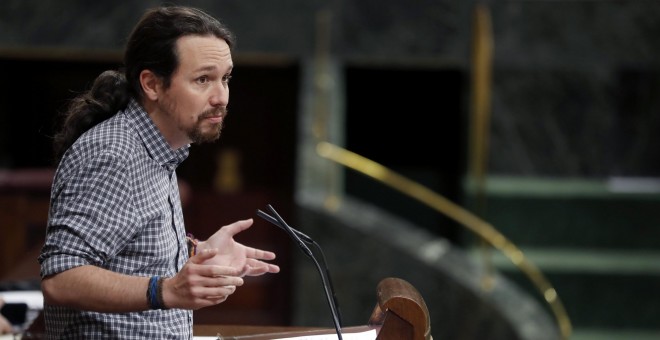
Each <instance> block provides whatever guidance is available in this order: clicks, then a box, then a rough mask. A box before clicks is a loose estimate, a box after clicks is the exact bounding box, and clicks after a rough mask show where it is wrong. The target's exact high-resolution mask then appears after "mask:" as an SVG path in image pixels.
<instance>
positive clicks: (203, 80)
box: [197, 76, 209, 84]
mask: <svg viewBox="0 0 660 340" xmlns="http://www.w3.org/2000/svg"><path fill="white" fill-rule="evenodd" d="M197 82H198V83H199V84H206V83H208V82H209V77H208V76H201V77H199V78H197Z"/></svg>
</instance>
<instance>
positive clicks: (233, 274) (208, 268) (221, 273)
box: [198, 264, 243, 286]
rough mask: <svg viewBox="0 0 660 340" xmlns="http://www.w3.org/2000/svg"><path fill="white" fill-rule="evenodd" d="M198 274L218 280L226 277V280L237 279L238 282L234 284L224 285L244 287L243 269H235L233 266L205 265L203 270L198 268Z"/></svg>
mask: <svg viewBox="0 0 660 340" xmlns="http://www.w3.org/2000/svg"><path fill="white" fill-rule="evenodd" d="M198 270H199V271H198V274H199V275H201V276H203V277H211V278H217V277H226V278H237V279H238V280H237V281H235V282H233V283H224V284H235V285H238V286H240V285H242V284H243V282H242V279H241V278H240V276H241V270H242V269H241V268H235V267H231V266H218V265H213V264H209V265H203V266H202V267H201V268H198Z"/></svg>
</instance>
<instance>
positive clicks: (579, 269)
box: [470, 247, 660, 339]
mask: <svg viewBox="0 0 660 340" xmlns="http://www.w3.org/2000/svg"><path fill="white" fill-rule="evenodd" d="M521 250H522V252H523V254H524V256H525V257H526V258H527V259H528V260H529V261H531V263H533V264H534V265H535V266H536V267H537V268H538V269H539V270H540V271H541V272H542V273H543V274H544V276H545V277H546V279H547V280H548V281H549V282H550V283H551V284H552V286H553V287H554V288H555V290H556V291H557V294H558V296H559V298H560V299H561V301H562V303H563V304H564V307H565V309H566V313H567V314H568V316H569V318H570V319H571V322H572V323H573V327H574V328H575V329H576V330H585V333H584V334H585V336H587V334H589V333H594V332H596V330H602V331H606V330H607V331H612V332H615V331H616V332H619V333H622V334H625V333H626V332H650V333H651V334H656V335H657V334H659V333H660V321H659V320H658V315H660V294H657V290H658V287H660V251H648V250H640V251H622V250H595V249H590V250H589V249H580V250H576V249H570V248H569V249H566V248H564V249H562V248H552V249H550V248H542V249H541V248H522V249H521ZM481 252H482V250H480V249H479V248H477V247H475V248H473V249H471V250H470V254H471V256H472V257H474V259H475V260H477V261H478V260H483V255H480V254H481ZM489 256H490V258H491V261H492V263H493V264H494V266H495V268H497V269H498V270H499V271H501V272H502V273H503V274H504V276H506V277H508V278H510V279H511V280H512V281H514V282H516V283H517V284H518V285H519V286H520V287H521V288H523V289H526V290H528V291H529V292H530V294H532V295H533V296H535V297H537V299H539V301H541V300H542V298H541V295H540V293H539V291H538V289H537V288H536V287H534V286H533V285H532V284H531V281H530V280H529V279H528V278H527V277H526V275H525V274H523V273H522V271H520V270H519V269H518V268H517V267H516V266H515V265H513V263H512V262H511V261H510V260H509V259H508V258H507V257H505V256H504V254H502V253H501V252H498V251H495V250H492V251H490V252H489ZM606 339H609V338H606ZM631 339H632V338H631ZM635 339H637V338H635Z"/></svg>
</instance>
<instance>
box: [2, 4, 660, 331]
mask: <svg viewBox="0 0 660 340" xmlns="http://www.w3.org/2000/svg"><path fill="white" fill-rule="evenodd" d="M159 4H161V2H159V1H109V0H98V1H94V2H88V1H69V0H64V1H36V0H4V1H2V2H1V3H0V71H1V72H2V77H0V231H1V233H0V289H1V290H6V291H8V290H20V289H38V264H37V262H36V256H37V254H38V251H39V247H40V245H41V242H42V241H43V236H44V230H45V221H46V219H47V209H48V196H49V190H50V181H51V179H52V174H53V171H54V166H55V165H54V164H53V163H52V152H51V140H52V136H53V134H54V131H56V128H57V126H58V125H57V124H59V123H60V121H59V120H58V118H59V114H60V113H61V112H62V111H63V110H64V109H65V107H66V104H67V101H68V100H69V99H71V98H73V97H74V96H75V95H77V94H78V93H80V92H83V91H85V90H86V89H87V88H88V87H89V86H90V85H91V83H92V81H93V79H94V78H95V77H96V76H97V75H98V74H100V73H101V72H102V71H104V70H107V69H116V68H118V67H120V66H121V59H122V51H123V46H124V43H125V38H126V36H127V35H128V34H129V33H130V30H131V28H132V27H133V25H134V24H135V23H136V22H137V21H138V19H139V17H140V16H141V14H142V13H143V11H144V10H145V9H146V8H148V7H152V6H156V5H159ZM167 4H184V5H191V6H195V7H199V8H201V9H204V10H206V11H208V12H209V13H211V14H213V15H214V16H216V17H217V18H219V19H220V20H221V21H223V22H224V23H225V24H226V25H227V26H228V27H229V28H230V29H231V30H232V31H233V32H234V33H235V34H236V36H237V45H236V48H235V50H234V52H233V57H234V63H235V68H234V73H233V78H232V82H231V100H230V106H229V108H230V110H229V111H230V115H229V116H228V119H227V122H226V128H225V129H224V130H223V135H222V137H221V139H220V141H218V142H217V143H214V144H208V145H194V146H193V147H192V149H191V155H190V157H189V158H188V160H186V161H185V162H184V163H183V165H182V166H181V167H180V168H179V171H178V174H179V179H180V184H181V188H182V196H183V197H182V199H183V204H184V214H185V216H186V224H187V228H188V229H190V230H191V231H192V232H193V233H195V235H198V237H200V238H205V237H208V236H210V235H211V234H212V233H213V232H214V231H215V230H216V229H217V228H218V227H220V226H222V225H225V224H228V223H231V222H233V221H235V220H237V219H242V218H247V217H254V218H255V225H254V227H253V228H251V229H250V231H248V232H247V233H245V235H241V241H243V242H245V243H249V244H251V245H255V246H258V247H263V248H267V249H272V250H274V251H276V252H277V253H278V260H277V261H278V264H280V266H281V267H282V268H283V270H282V272H281V273H280V274H277V275H273V276H265V277H259V278H254V279H251V280H248V281H249V282H247V283H246V285H245V287H244V289H243V290H240V291H238V292H237V293H236V294H234V295H233V296H232V298H231V299H229V300H228V301H227V302H226V303H223V304H222V305H220V306H217V307H213V308H208V309H206V310H201V311H197V312H196V316H195V322H196V323H199V324H217V323H228V324H263V325H299V326H303V325H311V326H317V325H320V326H328V327H332V322H331V317H330V315H329V312H328V310H327V302H326V300H325V296H324V295H323V290H322V283H321V280H320V277H319V275H318V272H317V271H316V268H315V267H314V266H313V264H312V263H311V262H310V261H309V259H307V258H305V257H303V256H301V253H300V252H299V250H298V249H296V248H294V244H293V242H291V241H290V240H289V239H288V238H287V236H286V234H285V233H284V232H282V231H281V230H280V229H277V228H275V227H273V226H272V225H269V224H268V223H266V222H265V221H262V220H259V219H258V218H257V217H256V215H255V211H256V209H261V210H266V205H267V204H272V205H273V206H274V207H275V208H276V209H277V211H278V212H279V213H280V214H281V215H282V216H283V217H284V218H285V219H286V220H287V221H289V222H290V224H291V225H293V226H295V227H297V228H299V229H301V230H304V232H305V233H307V234H308V235H309V236H311V237H312V238H314V239H315V240H316V241H317V242H318V243H319V244H320V245H321V246H322V247H323V249H324V251H325V256H326V257H327V261H328V267H329V270H330V272H331V275H332V280H333V283H334V288H335V289H336V293H337V298H338V301H339V305H340V309H341V311H342V318H343V321H344V325H359V324H364V323H366V322H367V320H368V318H369V315H370V313H371V310H372V309H373V307H374V304H375V302H376V296H375V292H376V290H375V289H376V288H375V287H376V285H377V283H378V282H379V281H380V280H381V279H383V278H385V277H389V276H396V277H400V278H402V279H405V280H407V281H409V282H410V283H412V284H413V286H415V287H416V288H417V289H419V291H420V293H421V295H422V296H423V297H424V298H425V301H426V303H427V305H428V308H429V311H430V315H431V324H432V327H431V330H432V334H433V336H434V338H438V339H546V338H547V339H557V338H569V337H570V338H571V339H656V338H660V318H659V317H658V315H660V298H658V294H657V293H656V290H657V289H659V288H660V213H659V212H658V211H659V209H658V208H659V207H660V134H658V133H657V131H659V130H660V96H658V94H659V93H660V44H658V43H657V38H658V36H660V20H658V18H659V17H660V2H658V1H653V0H625V1H621V0H518V1H514V0H511V1H506V0H492V1H476V0H462V1H456V0H434V1H431V0H411V1H405V2H404V1H394V0H379V1H374V0H360V1H349V0H335V1H320V0H279V1H277V0H249V1H246V0H243V1H238V0H220V1H218V0H216V1H169V2H167ZM327 143H329V144H327ZM353 153H354V154H353ZM355 154H357V155H358V156H359V157H354V156H355ZM372 162H375V163H372ZM374 166H376V168H377V166H382V167H384V169H386V171H385V173H389V174H393V176H378V175H373V173H370V171H372V170H373V169H374ZM370 169H371V170H370ZM388 171H389V172H388ZM381 173H382V172H381ZM398 176H401V177H398ZM401 178H403V179H404V181H400V179H401ZM417 185H421V187H422V188H424V190H429V191H430V192H431V193H432V195H431V198H430V199H428V196H426V197H427V199H423V198H422V199H419V198H418V197H416V196H415V190H414V189H415V188H417ZM433 195H437V196H438V197H439V199H435V198H437V197H435V196H433ZM438 201H440V202H441V203H440V204H434V202H436V203H437V202H438ZM447 202H448V203H447Z"/></svg>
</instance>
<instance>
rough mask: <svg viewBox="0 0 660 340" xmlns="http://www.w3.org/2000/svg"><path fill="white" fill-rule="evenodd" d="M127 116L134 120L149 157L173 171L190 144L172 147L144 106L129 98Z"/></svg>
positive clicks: (185, 154) (187, 151) (185, 156)
mask: <svg viewBox="0 0 660 340" xmlns="http://www.w3.org/2000/svg"><path fill="white" fill-rule="evenodd" d="M125 114H126V115H127V117H129V118H131V119H132V120H133V121H135V123H136V125H137V132H138V134H139V135H140V138H141V139H142V143H143V144H144V146H145V148H146V149H147V152H148V153H149V155H151V158H152V159H154V160H155V161H156V162H158V163H159V164H161V165H162V166H163V167H165V168H167V169H169V170H170V171H173V170H174V169H175V168H176V167H177V166H178V165H179V164H181V162H183V161H184V160H185V159H186V158H187V157H188V154H189V153H190V144H188V145H186V146H183V147H181V148H178V149H172V148H171V147H170V145H169V144H168V143H167V141H166V140H165V137H164V136H163V135H162V134H161V133H160V130H158V127H156V125H155V124H154V122H153V121H152V120H151V117H149V115H148V114H147V112H146V111H145V110H144V108H143V107H142V106H141V105H140V104H138V102H137V101H136V100H135V99H133V98H131V100H130V101H129V103H128V107H127V108H126V110H125Z"/></svg>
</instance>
